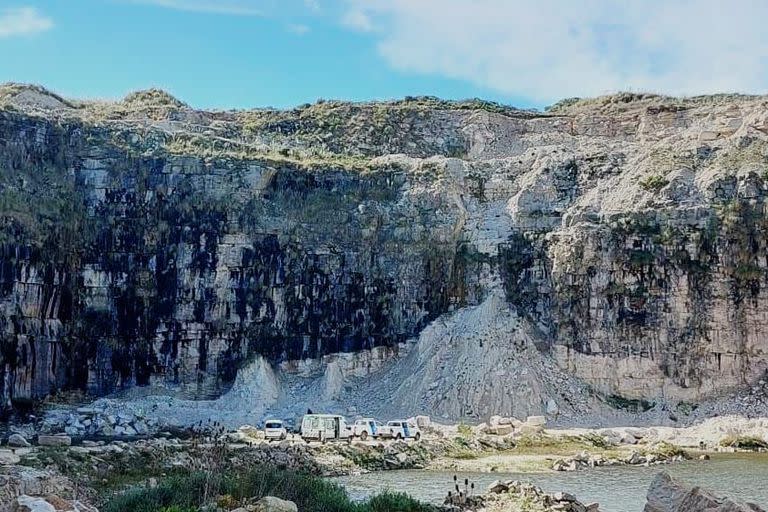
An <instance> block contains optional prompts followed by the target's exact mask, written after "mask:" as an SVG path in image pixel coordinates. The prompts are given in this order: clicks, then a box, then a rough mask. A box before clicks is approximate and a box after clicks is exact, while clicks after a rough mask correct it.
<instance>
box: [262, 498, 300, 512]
mask: <svg viewBox="0 0 768 512" xmlns="http://www.w3.org/2000/svg"><path fill="white" fill-rule="evenodd" d="M298 510H299V509H298V507H297V506H296V504H295V503H294V502H292V501H286V500H281V499H280V498H275V497H274V496H265V497H263V498H261V499H260V500H259V501H257V502H256V507H255V508H254V511H255V512H298Z"/></svg>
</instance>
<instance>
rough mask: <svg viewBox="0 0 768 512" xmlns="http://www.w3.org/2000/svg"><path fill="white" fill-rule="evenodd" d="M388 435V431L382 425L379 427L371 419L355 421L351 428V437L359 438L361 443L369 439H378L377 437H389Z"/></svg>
mask: <svg viewBox="0 0 768 512" xmlns="http://www.w3.org/2000/svg"><path fill="white" fill-rule="evenodd" d="M388 434H389V429H388V428H387V427H385V426H384V425H380V424H379V423H378V422H377V421H376V420H375V419H373V418H362V419H359V420H357V421H355V424H354V425H353V426H352V435H354V436H355V437H359V438H360V439H361V440H363V441H365V440H366V439H368V438H369V437H370V438H373V439H378V438H379V437H390V436H389V435H388Z"/></svg>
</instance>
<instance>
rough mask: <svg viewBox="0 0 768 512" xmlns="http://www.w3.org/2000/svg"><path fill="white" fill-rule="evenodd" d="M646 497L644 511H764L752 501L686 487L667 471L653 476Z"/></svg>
mask: <svg viewBox="0 0 768 512" xmlns="http://www.w3.org/2000/svg"><path fill="white" fill-rule="evenodd" d="M647 499H648V502H647V503H646V504H645V508H644V509H643V510H644V511H645V512H765V511H764V510H763V509H762V508H760V507H758V506H757V505H755V504H754V503H739V502H736V501H732V500H730V499H728V498H722V497H718V496H715V495H714V494H712V493H710V492H708V491H705V490H703V489H701V488H699V487H688V486H686V485H685V484H683V483H681V482H678V481H677V480H673V479H672V478H670V476H669V475H668V474H667V473H659V474H658V475H657V476H656V478H654V480H653V482H652V483H651V486H650V488H649V489H648V498H647Z"/></svg>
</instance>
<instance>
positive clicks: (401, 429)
mask: <svg viewBox="0 0 768 512" xmlns="http://www.w3.org/2000/svg"><path fill="white" fill-rule="evenodd" d="M387 429H388V430H389V435H390V436H391V437H394V438H395V439H415V440H416V441H418V440H419V439H421V431H420V430H419V427H417V426H416V425H415V424H413V423H408V422H407V421H405V420H394V421H390V422H389V423H387Z"/></svg>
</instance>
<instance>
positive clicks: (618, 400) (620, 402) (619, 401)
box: [605, 395, 656, 412]
mask: <svg viewBox="0 0 768 512" xmlns="http://www.w3.org/2000/svg"><path fill="white" fill-rule="evenodd" d="M605 401H606V403H607V404H608V405H610V406H611V407H613V408H614V409H623V410H625V411H631V412H645V411H649V410H651V409H653V408H654V407H655V406H656V404H655V403H654V402H649V401H648V400H642V399H635V398H625V397H623V396H619V395H611V396H609V397H607V398H606V399H605Z"/></svg>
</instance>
